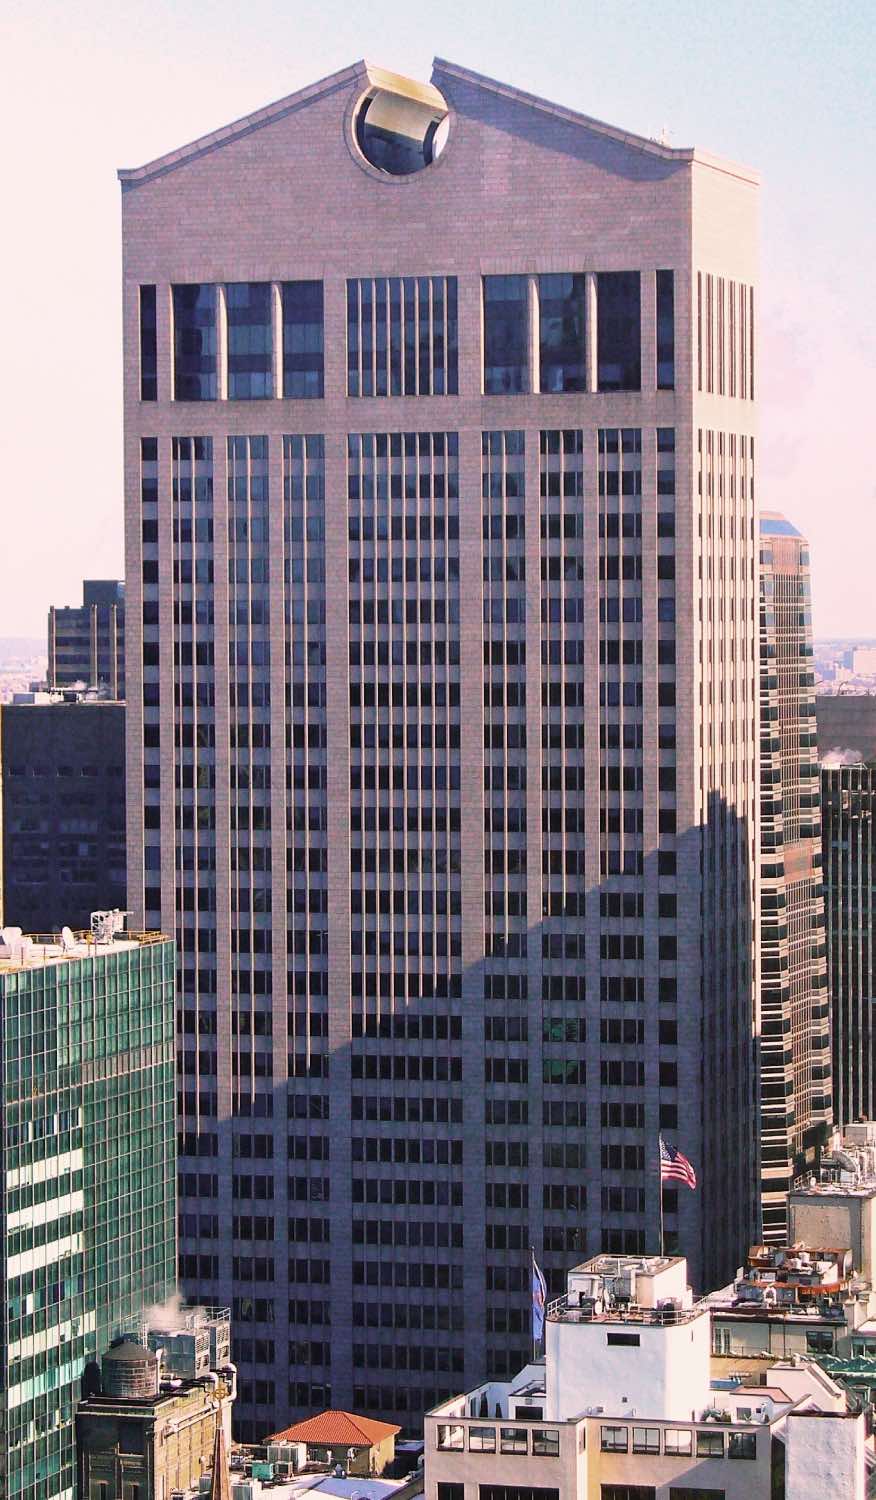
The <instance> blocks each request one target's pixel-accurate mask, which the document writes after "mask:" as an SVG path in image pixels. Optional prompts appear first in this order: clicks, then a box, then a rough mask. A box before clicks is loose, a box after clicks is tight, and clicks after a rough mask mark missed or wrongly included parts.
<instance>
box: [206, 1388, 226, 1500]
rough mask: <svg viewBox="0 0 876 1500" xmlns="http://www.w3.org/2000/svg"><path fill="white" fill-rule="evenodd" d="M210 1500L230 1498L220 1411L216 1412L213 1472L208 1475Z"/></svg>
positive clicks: (223, 1430)
mask: <svg viewBox="0 0 876 1500" xmlns="http://www.w3.org/2000/svg"><path fill="white" fill-rule="evenodd" d="M210 1500H231V1484H230V1481H229V1478H228V1457H227V1455H226V1452H225V1429H224V1427H223V1425H222V1412H221V1410H217V1412H216V1437H215V1439H214V1442H213V1472H212V1474H211V1476H210Z"/></svg>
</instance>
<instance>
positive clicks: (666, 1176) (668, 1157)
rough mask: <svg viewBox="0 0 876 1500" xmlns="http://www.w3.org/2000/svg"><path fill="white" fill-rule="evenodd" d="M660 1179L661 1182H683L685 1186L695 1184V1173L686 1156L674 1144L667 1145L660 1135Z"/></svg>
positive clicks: (691, 1186)
mask: <svg viewBox="0 0 876 1500" xmlns="http://www.w3.org/2000/svg"><path fill="white" fill-rule="evenodd" d="M660 1181H661V1182H670V1181H672V1182H683V1183H684V1185H685V1187H689V1188H695V1187H696V1185H697V1174H696V1172H695V1171H694V1169H693V1167H692V1166H691V1164H690V1162H689V1161H688V1159H687V1157H686V1156H682V1154H681V1152H680V1151H678V1150H677V1149H676V1147H675V1146H667V1144H666V1142H665V1141H664V1139H663V1137H662V1135H661V1137H660Z"/></svg>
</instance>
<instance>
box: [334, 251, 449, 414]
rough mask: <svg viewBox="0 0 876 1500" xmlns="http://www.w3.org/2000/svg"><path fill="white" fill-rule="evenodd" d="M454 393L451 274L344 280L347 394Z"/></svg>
mask: <svg viewBox="0 0 876 1500" xmlns="http://www.w3.org/2000/svg"><path fill="white" fill-rule="evenodd" d="M456 393H457V298H456V277H455V276H405V277H399V276H391V277H369V278H368V279H362V280H355V281H354V280H350V281H348V282H347V395H348V396H455V395H456Z"/></svg>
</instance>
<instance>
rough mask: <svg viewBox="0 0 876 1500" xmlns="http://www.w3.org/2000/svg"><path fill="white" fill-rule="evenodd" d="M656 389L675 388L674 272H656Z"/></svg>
mask: <svg viewBox="0 0 876 1500" xmlns="http://www.w3.org/2000/svg"><path fill="white" fill-rule="evenodd" d="M657 389H658V391H671V390H674V389H675V273H674V272H673V271H658V272H657Z"/></svg>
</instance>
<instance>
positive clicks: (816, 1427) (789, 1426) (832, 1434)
mask: <svg viewBox="0 0 876 1500" xmlns="http://www.w3.org/2000/svg"><path fill="white" fill-rule="evenodd" d="M785 1451H786V1454H787V1459H786V1465H785V1492H786V1494H787V1496H788V1500H825V1496H827V1495H836V1496H837V1497H838V1500H839V1496H845V1495H848V1496H849V1497H850V1500H851V1497H855V1496H858V1495H863V1494H864V1493H865V1486H866V1456H865V1446H864V1423H863V1421H862V1420H861V1419H860V1417H857V1416H852V1415H850V1414H848V1413H845V1412H818V1413H813V1412H808V1413H807V1412H791V1414H790V1416H789V1417H788V1420H787V1422H786V1423H785Z"/></svg>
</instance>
